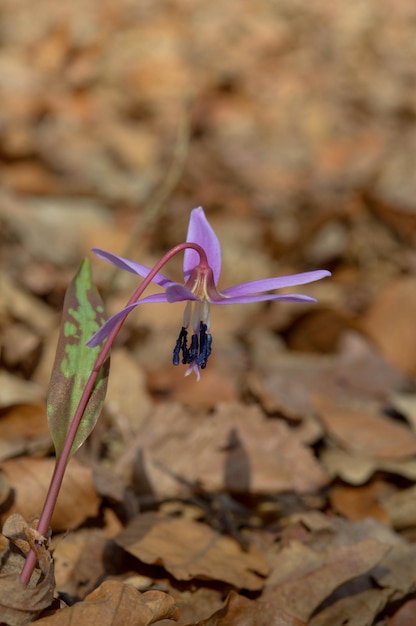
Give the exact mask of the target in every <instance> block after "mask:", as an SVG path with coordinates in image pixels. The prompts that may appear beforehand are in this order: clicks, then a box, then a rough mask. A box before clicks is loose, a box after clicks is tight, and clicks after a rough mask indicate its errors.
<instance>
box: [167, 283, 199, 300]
mask: <svg viewBox="0 0 416 626" xmlns="http://www.w3.org/2000/svg"><path fill="white" fill-rule="evenodd" d="M165 295H166V300H167V301H168V302H182V301H183V300H199V298H198V297H197V296H196V295H195V294H193V293H192V291H190V290H189V289H188V288H187V287H185V286H184V285H180V284H179V283H171V284H170V285H169V287H167V288H166V294H165Z"/></svg>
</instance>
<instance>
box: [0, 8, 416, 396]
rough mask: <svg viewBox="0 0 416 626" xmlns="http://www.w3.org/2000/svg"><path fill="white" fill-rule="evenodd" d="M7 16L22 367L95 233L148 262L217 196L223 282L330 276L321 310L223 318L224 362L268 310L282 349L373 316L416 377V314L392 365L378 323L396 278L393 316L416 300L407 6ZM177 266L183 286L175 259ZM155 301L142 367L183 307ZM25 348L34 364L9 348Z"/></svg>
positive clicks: (1, 119)
mask: <svg viewBox="0 0 416 626" xmlns="http://www.w3.org/2000/svg"><path fill="white" fill-rule="evenodd" d="M0 15H1V25H0V103H1V106H0V185H1V190H0V227H1V230H0V262H1V268H2V274H3V276H2V279H1V280H2V281H3V282H4V285H3V288H2V295H1V296H0V298H1V310H0V314H1V318H0V322H1V324H2V331H3V335H4V336H9V339H8V340H5V341H6V344H7V345H6V347H4V349H3V353H2V363H3V366H5V368H6V369H8V370H11V371H14V372H15V373H16V374H18V376H19V377H23V378H26V379H27V378H30V377H31V376H32V374H33V373H34V372H35V370H36V369H37V368H38V366H39V362H40V358H41V355H42V354H43V353H44V348H45V340H46V335H48V334H49V331H50V328H51V322H50V320H51V316H52V317H53V314H54V313H56V312H59V310H60V307H61V305H62V298H63V294H64V291H65V288H66V286H67V284H68V282H69V280H70V279H71V277H72V275H73V273H74V271H75V269H76V267H77V265H78V263H79V260H80V258H81V257H82V256H84V255H87V254H89V249H90V248H91V247H92V246H94V245H95V246H99V247H102V248H106V249H109V250H111V251H113V252H118V253H125V254H128V255H130V256H131V258H134V259H135V260H140V261H141V262H143V263H149V264H150V263H152V262H154V261H156V260H157V258H158V256H160V254H161V253H162V252H164V251H166V250H167V249H168V247H169V246H172V245H174V244H176V243H178V242H180V241H182V240H183V239H184V237H185V234H186V228H187V221H188V218H189V212H190V210H191V209H192V208H193V207H195V206H198V205H203V206H204V208H205V211H206V213H207V216H208V218H209V219H210V221H211V222H212V224H213V225H214V227H215V229H216V231H217V233H218V236H219V238H220V240H221V243H222V246H223V257H224V271H223V277H222V281H221V283H220V285H222V286H228V285H231V284H234V283H238V282H242V281H246V280H254V279H256V278H260V277H264V276H272V275H277V274H279V273H282V274H283V273H288V272H296V271H304V270H308V269H318V268H327V269H330V270H332V271H333V272H334V277H333V279H331V281H324V283H319V284H317V285H313V286H310V287H308V288H307V289H306V292H307V293H310V294H312V295H316V296H317V297H318V298H319V299H320V303H321V304H320V305H319V306H318V307H315V309H313V312H312V311H311V312H309V308H307V307H306V308H305V307H300V308H299V307H298V308H296V307H287V309H282V308H281V307H279V308H278V307H274V308H273V309H272V308H271V307H269V308H268V307H267V306H262V305H259V306H257V307H251V308H250V307H248V309H247V311H246V310H245V311H244V312H240V311H237V310H236V309H235V308H234V307H232V308H233V310H232V311H228V310H227V311H226V312H224V311H222V315H221V320H218V319H217V318H218V316H217V317H215V316H214V321H216V324H217V328H218V331H217V332H218V334H219V338H220V340H219V341H218V342H217V345H223V346H224V352H225V353H227V354H223V355H222V357H223V359H222V360H223V362H224V363H227V365H226V367H227V368H228V367H229V362H228V361H227V359H230V361H231V362H233V361H235V360H236V361H237V362H242V361H241V359H245V361H244V364H243V366H244V367H247V349H248V346H249V345H254V344H258V342H260V338H259V337H257V338H256V339H253V338H252V339H250V337H249V334H247V324H248V320H250V324H251V323H252V321H253V315H254V313H253V312H255V313H257V312H260V311H261V312H263V314H267V312H268V311H271V310H273V311H274V312H273V313H272V314H269V315H268V316H267V315H266V318H265V319H264V315H263V318H262V320H261V323H260V326H261V327H262V328H267V329H269V330H270V329H271V330H272V331H273V333H274V334H276V333H277V334H278V335H279V336H280V337H284V338H285V343H286V345H287V346H289V347H290V348H296V349H299V350H307V351H318V352H325V353H331V352H334V351H336V350H337V346H338V345H339V340H340V337H342V335H343V333H344V332H345V331H347V330H348V331H349V330H351V329H354V330H357V328H358V330H359V331H360V332H364V331H363V329H365V332H367V334H368V333H369V334H370V335H371V333H373V340H374V341H375V343H376V344H377V346H378V347H380V348H381V349H382V350H384V352H385V353H386V354H387V356H388V357H389V358H391V359H392V360H393V361H394V362H395V364H398V365H399V366H400V367H402V369H403V368H404V370H405V371H406V373H415V371H416V362H415V359H416V357H414V356H412V355H411V354H410V352H411V350H413V348H414V345H415V344H414V342H415V341H416V339H415V337H414V332H415V331H414V330H412V329H411V326H410V325H409V326H407V327H406V335H405V336H406V341H405V343H406V345H407V346H409V348H408V351H409V354H408V355H407V356H404V357H403V356H400V355H399V356H397V355H396V352H395V347H394V346H396V351H397V344H398V341H397V337H396V335H395V336H394V338H393V339H392V340H391V341H389V340H388V339H386V323H385V319H384V318H383V323H381V327H380V328H379V327H377V324H376V323H375V322H374V320H373V319H372V318H371V324H370V323H367V321H366V318H365V316H366V315H367V313H368V311H369V309H370V308H371V307H372V306H373V307H375V308H376V309H377V310H379V302H377V303H375V302H376V298H377V297H380V294H383V293H384V292H383V290H384V289H391V288H392V286H393V287H394V286H396V290H397V289H398V287H397V285H398V281H400V280H401V281H403V280H404V279H406V280H404V283H403V282H402V283H400V284H401V285H404V286H403V288H402V291H403V294H402V292H401V291H400V294H398V293H396V292H394V293H393V295H391V296H390V295H389V296H388V307H387V308H388V312H387V313H386V316H387V318H388V320H389V321H388V324H389V323H390V320H398V317H397V316H398V315H402V314H405V313H406V312H404V311H403V309H407V314H408V316H409V320H410V319H411V317H412V315H413V314H414V312H415V309H414V307H415V303H414V300H415V296H414V280H415V279H414V274H415V271H416V255H415V247H414V244H415V237H416V213H415V197H416V176H415V163H416V128H415V113H416V88H415V86H416V65H415V62H414V60H415V58H416V7H415V4H414V2H413V1H412V0H394V1H393V0H380V1H379V0H377V1H371V2H361V1H358V0H357V1H355V2H349V3H333V2H331V1H330V0H316V1H315V2H313V3H305V2H302V1H301V0H274V1H273V0H239V2H228V3H223V2H220V1H219V0H213V1H210V2H207V1H205V0H192V1H190V0H167V1H163V0H161V1H158V2H154V1H146V0H143V1H140V2H138V1H137V0H117V2H114V1H113V0H82V1H81V0H71V1H69V0H62V1H61V2H59V3H56V2H54V1H53V0H39V1H38V2H37V3H36V8H34V6H33V3H30V2H28V0H2V2H1V5H0ZM94 271H95V275H96V278H97V281H98V283H99V286H100V288H101V289H102V292H103V295H104V297H105V298H106V302H107V304H108V308H109V310H110V311H111V312H113V311H114V310H116V309H117V308H118V307H119V306H120V305H121V304H122V303H123V302H124V301H125V299H126V297H128V294H129V292H130V291H131V290H132V289H133V288H134V286H135V285H136V282H137V281H135V279H134V277H133V278H132V277H127V278H126V277H118V276H115V275H114V273H113V272H112V271H111V268H109V266H106V265H105V264H104V263H103V262H101V261H94ZM169 271H171V272H172V274H171V275H172V276H173V277H176V278H180V261H179V260H178V262H177V263H176V264H175V263H172V265H171V270H169ZM167 272H168V270H167ZM409 280H410V283H409ZM406 281H407V282H406ZM303 291H305V290H303ZM389 293H390V292H389ZM412 293H413V297H412V295H411V294H412ZM28 296H30V298H29V300H27V297H28ZM19 298H20V299H23V304H21V305H19V304H18V303H19V302H20V300H19ZM386 298H387V296H386ZM403 298H404V301H405V302H406V305H405V306H403V302H404V301H403ZM30 303H31V304H30ZM412 303H413V304H412ZM19 306H20V308H19ZM395 306H397V310H396V309H394V307H395ZM31 307H35V309H36V311H38V309H39V311H38V316H39V320H40V321H38V322H34V319H36V314H34V313H33V311H31ZM391 307H393V310H391ZM226 308H227V309H228V307H226ZM155 311H156V308H152V311H150V312H149V311H147V310H146V311H145V310H144V309H143V312H142V315H141V317H140V316H139V315H138V314H136V315H135V320H136V321H131V322H129V324H130V331H129V332H130V334H129V332H127V331H126V335H125V337H124V341H127V342H128V341H129V340H131V341H133V343H135V345H140V347H141V354H142V355H143V356H142V357H140V356H139V357H138V358H139V361H141V366H143V367H145V369H146V370H149V369H150V370H151V369H153V370H155V369H157V368H158V367H162V366H163V367H164V364H166V363H167V362H169V361H170V349H171V348H170V347H169V346H170V344H171V343H172V342H173V341H174V339H175V337H176V335H177V327H179V324H180V318H181V311H179V310H178V314H177V316H176V314H175V315H173V314H172V312H171V310H170V309H169V311H168V312H167V313H165V312H164V309H163V311H162V307H158V308H157V311H158V313H157V314H155ZM159 311H160V314H159ZM285 311H287V312H285ZM132 317H134V316H132ZM43 318H45V319H46V320H48V321H47V322H46V323H45V322H43V321H42V320H43ZM139 318H140V319H139ZM54 319H55V318H54ZM299 319H300V320H301V321H303V322H305V323H306V321H308V323H309V325H307V326H304V325H303V324H300V323H299ZM305 319H306V321H305ZM388 324H387V325H388ZM395 325H396V324H395ZM403 325H405V324H404V322H403V323H401V322H400V323H398V326H400V327H403ZM369 326H370V327H371V328H369ZM390 326H391V325H390ZM305 328H306V331H301V329H305ZM12 330H13V332H12ZM133 331H134V332H133ZM230 332H231V334H232V333H234V334H235V335H236V336H237V335H238V336H239V339H238V342H237V343H236V344H235V346H234V349H231V348H226V345H227V341H228V339H227V337H229V336H230ZM389 332H390V331H389ZM132 333H133V335H132ZM10 337H11V338H10ZM242 338H243V340H244V341H243V349H242V352H241V345H242ZM250 341H251V344H250ZM399 343H401V342H399ZM22 344H24V345H29V347H30V350H29V352H30V354H31V357H30V358H29V359H28V357H27V350H23V354H22V355H20V356H19V357H16V356H15V355H14V354H13V353H15V352H16V346H17V345H22ZM165 346H167V347H166V348H165ZM410 346H411V347H410ZM403 349H405V348H402V350H403ZM166 350H167V353H166ZM227 350H231V352H232V354H228V352H227ZM405 350H407V348H406V349H405ZM138 352H139V350H138ZM244 355H245V356H244ZM403 361H404V364H403ZM45 367H46V366H45ZM169 367H170V365H169ZM45 371H46V369H45ZM169 371H170V370H169ZM45 378H46V374H45V375H43V377H42V375H40V374H39V379H40V380H43V381H44V379H45ZM162 378H163V377H162ZM155 384H156V383H155ZM164 384H165V383H163V384H162V383H160V385H162V387H163V385H164ZM158 385H159V383H158V384H157V385H156V387H158Z"/></svg>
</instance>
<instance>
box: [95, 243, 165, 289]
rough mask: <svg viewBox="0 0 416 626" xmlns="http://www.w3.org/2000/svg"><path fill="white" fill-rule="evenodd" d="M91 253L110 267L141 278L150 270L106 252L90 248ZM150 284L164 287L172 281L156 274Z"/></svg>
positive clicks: (145, 266)
mask: <svg viewBox="0 0 416 626" xmlns="http://www.w3.org/2000/svg"><path fill="white" fill-rule="evenodd" d="M92 251H93V252H94V254H95V255H96V256H98V257H99V258H100V259H104V260H105V261H108V262H109V263H111V264H112V265H115V266H116V267H119V268H120V269H122V270H127V271H128V272H132V273H133V274H139V276H143V278H146V276H147V275H148V273H149V272H150V271H151V269H152V268H151V267H148V266H147V265H141V264H140V263H134V262H133V261H130V260H129V259H125V258H124V257H122V256H117V254H112V253H111V252H107V251H106V250H101V248H92ZM152 282H154V283H157V284H158V285H161V286H162V287H165V286H166V285H167V284H169V283H171V282H172V281H171V280H169V278H167V277H166V276H164V275H163V274H156V276H155V277H154V278H153V280H152Z"/></svg>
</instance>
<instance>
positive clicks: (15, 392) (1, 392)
mask: <svg viewBox="0 0 416 626" xmlns="http://www.w3.org/2000/svg"><path fill="white" fill-rule="evenodd" d="M44 396H45V389H44V388H43V387H42V386H41V385H38V384H36V383H34V382H32V381H30V380H22V379H21V378H17V376H13V375H12V374H9V373H8V372H5V371H0V406H2V407H7V406H11V405H13V404H23V403H25V404H26V403H27V404H30V403H32V402H33V403H39V402H42V401H43V400H44Z"/></svg>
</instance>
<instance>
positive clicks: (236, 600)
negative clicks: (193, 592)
mask: <svg viewBox="0 0 416 626" xmlns="http://www.w3.org/2000/svg"><path fill="white" fill-rule="evenodd" d="M265 624H267V626H306V624H305V622H301V621H300V620H299V619H297V618H296V617H293V616H292V615H289V614H288V613H286V612H285V611H284V610H283V609H279V608H278V607H276V606H275V605H274V604H273V603H272V602H262V601H260V602H254V601H253V600H249V599H248V598H245V597H244V596H239V595H238V594H237V593H235V591H232V592H231V593H230V594H229V596H228V597H227V600H226V603H225V605H224V606H223V607H222V608H221V609H220V610H219V611H217V612H216V613H214V615H212V616H211V617H208V619H204V620H201V621H199V622H198V623H197V624H187V626H237V625H238V626H264V625H265Z"/></svg>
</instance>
